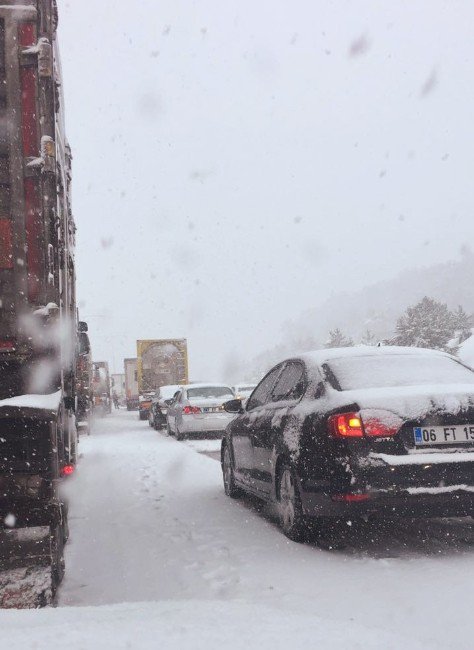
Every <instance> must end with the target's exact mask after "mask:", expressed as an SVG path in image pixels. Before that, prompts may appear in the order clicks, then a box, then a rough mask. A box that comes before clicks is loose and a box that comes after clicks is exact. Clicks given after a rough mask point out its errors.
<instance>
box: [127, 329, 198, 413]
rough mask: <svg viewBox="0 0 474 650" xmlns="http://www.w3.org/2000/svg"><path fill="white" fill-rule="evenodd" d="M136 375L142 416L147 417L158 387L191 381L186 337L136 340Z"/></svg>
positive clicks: (139, 407) (139, 408)
mask: <svg viewBox="0 0 474 650" xmlns="http://www.w3.org/2000/svg"><path fill="white" fill-rule="evenodd" d="M137 379H138V395H139V404H138V412H139V417H140V419H141V420H147V419H148V413H149V410H150V407H151V403H152V398H153V395H154V394H155V392H156V391H157V390H158V388H160V387H161V386H168V385H170V384H187V383H188V347H187V342H186V339H151V340H141V341H137Z"/></svg>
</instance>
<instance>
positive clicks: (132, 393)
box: [123, 358, 138, 411]
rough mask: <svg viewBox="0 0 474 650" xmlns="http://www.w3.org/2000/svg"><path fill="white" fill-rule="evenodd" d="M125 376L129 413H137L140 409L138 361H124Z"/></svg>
mask: <svg viewBox="0 0 474 650" xmlns="http://www.w3.org/2000/svg"><path fill="white" fill-rule="evenodd" d="M123 365H124V374H125V404H126V406H127V411H136V410H137V409H138V380H137V360H136V358H135V359H133V358H132V359H124V360H123Z"/></svg>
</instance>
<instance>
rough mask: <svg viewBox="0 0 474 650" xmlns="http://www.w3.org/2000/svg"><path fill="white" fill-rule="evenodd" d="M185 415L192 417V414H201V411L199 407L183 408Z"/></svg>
mask: <svg viewBox="0 0 474 650" xmlns="http://www.w3.org/2000/svg"><path fill="white" fill-rule="evenodd" d="M183 413H184V414H185V415H190V414H191V413H193V414H194V413H201V409H200V408H199V406H184V407H183Z"/></svg>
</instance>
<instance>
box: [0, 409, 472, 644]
mask: <svg viewBox="0 0 474 650" xmlns="http://www.w3.org/2000/svg"><path fill="white" fill-rule="evenodd" d="M216 447H217V443H216V442H215V441H214V442H203V443H200V442H190V443H179V442H177V441H176V440H175V439H173V438H169V437H167V436H166V435H164V434H160V433H157V432H155V431H153V430H152V429H150V428H149V427H148V426H147V424H146V423H144V422H139V421H138V418H137V415H136V413H127V412H124V411H120V412H119V413H118V414H117V413H114V414H113V415H111V416H109V417H107V418H106V419H104V420H99V421H98V422H97V423H96V427H95V431H94V432H93V435H92V436H91V437H90V438H83V439H82V440H81V444H80V452H81V456H82V459H81V462H80V465H79V469H78V472H77V475H76V477H75V479H74V480H72V481H71V482H70V483H69V486H68V491H69V492H70V493H71V496H70V517H71V521H70V523H71V541H70V543H69V544H68V548H67V555H66V561H67V575H66V578H65V581H64V583H63V586H62V588H61V593H60V603H59V604H60V607H58V608H57V609H56V610H53V609H50V610H39V611H22V612H11V611H3V612H0V627H1V629H2V630H6V637H5V636H4V637H3V638H8V640H9V646H8V648H9V650H14V649H16V648H24V647H27V646H28V647H31V642H32V640H33V639H34V640H35V641H36V642H37V643H38V646H37V647H38V648H43V647H44V648H46V647H47V645H48V643H50V642H51V641H53V640H54V644H55V645H56V644H59V643H60V642H61V639H63V640H64V642H66V639H67V643H68V646H69V647H70V648H73V649H74V648H76V647H77V648H79V647H94V648H102V647H104V648H105V647H112V646H113V647H114V648H117V649H118V648H122V647H123V648H126V647H132V648H152V647H158V646H159V645H160V644H161V645H160V647H165V648H175V647H176V648H178V647H179V648H201V647H202V648H215V647H217V646H220V645H221V644H225V645H226V646H227V647H230V648H234V647H235V648H241V647H243V646H244V645H247V646H249V647H251V648H252V647H257V646H258V647H260V648H262V647H263V648H267V647H269V648H270V647H271V648H272V649H274V648H287V647H288V644H290V645H291V646H292V647H295V648H299V647H303V646H305V647H320V648H345V649H347V648H359V647H360V648H364V649H367V648H381V647H383V648H402V647H403V648H409V649H411V648H431V649H433V648H458V649H461V648H466V649H468V648H469V649H470V648H472V644H473V642H472V638H473V636H474V621H473V616H472V610H473V608H474V581H473V579H472V578H473V570H474V535H473V530H472V525H471V524H470V522H460V521H450V522H447V521H444V522H442V521H439V522H434V523H431V524H427V523H424V524H419V525H415V524H412V523H411V524H410V523H407V524H404V525H403V526H401V527H392V528H391V529H390V528H389V529H388V530H386V531H384V532H381V531H380V530H376V529H373V530H372V529H370V532H371V534H370V537H372V538H373V541H371V540H370V539H359V540H357V539H356V540H355V541H354V543H353V544H352V545H351V546H350V548H349V549H348V550H345V551H338V552H329V551H324V550H322V549H320V548H318V547H317V546H315V545H309V544H307V545H299V544H296V543H293V542H290V541H289V540H287V539H286V538H285V537H284V536H283V535H282V534H281V533H280V531H279V529H278V527H277V524H276V522H275V519H274V517H272V514H271V513H270V512H267V511H266V509H263V511H262V509H261V508H259V507H258V505H257V504H255V503H254V502H253V501H251V500H245V499H244V500H242V501H232V500H230V499H228V498H227V497H225V495H224V493H223V490H222V486H221V474H220V466H219V463H218V462H216V460H214V459H213V458H210V457H209V456H207V455H204V454H202V453H198V452H199V451H206V452H209V451H211V452H212V449H216ZM77 606H81V607H79V608H78V607H77ZM98 606H100V607H98ZM27 628H28V629H27ZM32 630H34V632H32ZM32 634H34V635H35V636H32ZM71 644H72V645H71ZM127 644H128V645H127ZM0 647H3V646H2V644H1V642H0Z"/></svg>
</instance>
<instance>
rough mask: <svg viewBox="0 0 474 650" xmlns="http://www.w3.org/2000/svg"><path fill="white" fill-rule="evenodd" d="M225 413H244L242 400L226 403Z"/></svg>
mask: <svg viewBox="0 0 474 650" xmlns="http://www.w3.org/2000/svg"><path fill="white" fill-rule="evenodd" d="M224 411H227V413H243V412H244V409H243V407H242V400H241V399H230V400H229V401H228V402H224Z"/></svg>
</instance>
